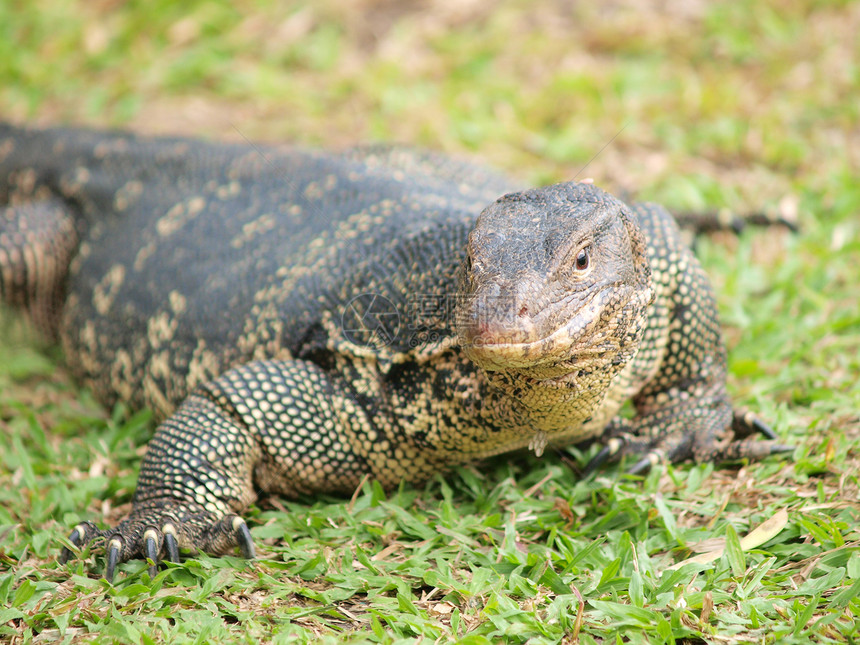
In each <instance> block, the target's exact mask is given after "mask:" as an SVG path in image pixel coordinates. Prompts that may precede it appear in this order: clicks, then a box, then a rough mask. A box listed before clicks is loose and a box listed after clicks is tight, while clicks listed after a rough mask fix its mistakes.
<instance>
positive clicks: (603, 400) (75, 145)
mask: <svg viewBox="0 0 860 645" xmlns="http://www.w3.org/2000/svg"><path fill="white" fill-rule="evenodd" d="M514 188H515V187H514V186H513V185H512V184H511V182H510V181H509V180H507V179H506V178H504V177H501V176H499V175H496V174H494V173H492V172H491V171H486V170H484V169H481V168H478V167H475V166H471V165H469V164H464V163H460V162H455V161H452V160H449V159H446V158H444V157H440V156H436V155H432V154H426V153H417V152H413V151H407V150H389V149H358V150H352V151H347V152H346V153H343V154H340V155H329V154H323V153H318V152H307V151H300V150H294V149H285V148H274V147H264V146H259V147H257V146H250V145H225V144H210V143H201V142H194V141H189V140H184V139H144V138H138V137H135V136H133V135H129V134H115V133H99V132H89V131H77V130H47V131H35V130H33V131H31V130H22V129H16V128H13V127H10V126H0V204H5V206H2V207H0V208H2V210H0V214H2V217H0V294H2V295H3V296H4V298H5V299H6V300H8V301H9V302H12V303H13V304H17V305H20V306H22V307H24V309H25V310H26V311H27V312H28V313H29V314H30V316H31V317H32V318H33V320H34V322H35V323H36V324H37V325H38V326H39V327H40V328H41V329H43V330H44V331H45V332H46V333H47V334H50V335H56V336H57V337H59V339H60V341H61V343H62V345H63V348H64V350H65V354H66V357H67V360H68V362H69V364H70V366H71V368H72V370H73V371H74V373H75V374H76V375H77V377H78V378H80V380H81V381H82V382H83V383H85V384H86V385H88V386H89V387H91V388H92V389H93V391H94V392H95V394H96V396H98V397H99V398H100V399H101V400H102V401H103V402H104V403H105V404H106V405H112V404H113V403H115V402H116V401H123V402H125V403H127V404H128V405H130V406H132V407H139V406H148V407H151V408H152V409H154V410H155V411H156V413H157V414H158V415H159V416H160V418H162V419H163V422H162V423H161V425H160V426H159V428H158V430H157V431H156V435H155V437H154V438H153V440H152V443H151V444H150V446H149V449H148V451H147V454H146V457H145V458H144V461H143V464H142V466H141V471H140V479H139V483H138V488H137V492H136V493H135V496H134V502H133V509H132V512H131V515H130V516H129V518H128V519H126V520H124V521H123V522H121V523H120V524H119V525H118V526H117V527H115V528H113V529H107V530H99V529H97V528H96V527H95V525H93V524H92V523H89V522H85V523H84V524H81V525H80V526H78V527H77V528H76V529H75V531H74V532H73V533H72V536H71V539H72V541H73V542H74V543H76V544H78V545H81V544H84V543H86V542H89V541H90V540H93V539H96V538H98V539H100V540H104V541H106V542H107V545H108V548H107V551H108V556H107V557H108V566H107V576H108V577H111V576H112V575H113V571H114V568H115V566H116V564H117V563H118V562H121V561H124V560H127V559H129V558H133V557H139V556H144V557H149V558H150V559H152V560H156V559H157V557H158V556H159V555H160V554H162V553H164V554H165V555H166V556H167V557H168V558H170V559H174V560H175V559H176V558H178V556H179V549H180V548H199V549H203V550H205V551H208V552H211V553H223V552H226V551H228V550H230V549H232V548H234V547H235V546H237V545H239V546H241V548H242V552H243V554H244V555H245V556H246V557H251V556H252V555H253V544H252V543H251V538H250V533H249V531H248V528H247V526H246V525H245V523H244V521H243V520H242V519H241V514H242V513H243V512H244V510H245V509H246V508H247V507H248V505H249V504H250V503H252V502H253V501H254V500H255V499H256V498H257V496H258V495H261V494H264V495H286V496H291V495H296V494H298V493H307V492H314V491H327V492H344V493H348V492H351V491H352V490H353V489H354V488H355V487H356V486H357V485H358V483H359V482H360V481H361V479H362V478H363V477H364V476H366V475H371V476H373V477H375V478H376V479H378V480H379V481H380V482H381V483H382V484H383V485H384V486H386V487H392V486H395V485H397V484H398V483H399V482H400V481H402V480H407V481H410V482H416V481H421V480H423V479H426V478H427V477H429V476H430V475H431V474H432V473H435V472H438V471H440V470H443V469H445V468H450V467H451V466H454V465H456V464H461V463H465V462H468V461H473V460H475V459H480V458H483V457H487V456H490V455H495V454H499V453H502V452H507V451H510V450H516V449H520V448H525V447H530V448H532V449H534V450H535V451H536V452H537V453H538V454H540V453H541V452H542V451H543V449H544V447H545V446H546V444H547V443H551V444H557V445H562V444H565V443H570V442H579V441H583V440H587V439H598V440H600V441H603V443H604V444H605V447H604V449H603V451H602V452H601V453H600V454H599V455H598V458H597V461H602V460H604V459H605V458H607V457H609V456H613V455H617V454H619V453H623V452H629V453H632V454H637V455H639V456H640V457H641V459H640V461H639V462H637V464H636V466H634V468H635V469H637V470H639V469H642V468H645V467H647V466H648V465H650V464H652V463H654V462H655V461H656V460H658V459H665V460H669V461H679V460H683V459H688V458H694V459H697V460H718V459H722V458H726V457H730V458H731V457H737V456H750V457H761V456H763V455H767V454H770V453H772V452H775V451H778V450H781V449H783V447H782V446H778V445H776V444H773V443H772V442H753V441H747V440H744V439H743V437H744V436H745V435H747V434H749V433H750V432H751V431H753V430H758V431H761V432H764V433H765V434H766V435H767V436H768V437H770V438H772V433H770V431H769V430H767V429H766V427H765V426H763V425H761V424H760V422H758V421H757V420H756V419H755V418H754V417H752V416H748V415H742V414H740V413H738V414H733V412H732V406H731V403H730V401H729V399H728V397H727V394H726V390H725V352H724V349H723V344H722V340H721V337H720V330H719V324H718V322H717V316H716V307H715V304H714V301H713V297H712V294H711V290H710V287H709V285H708V282H707V280H706V278H705V276H704V274H703V272H702V270H701V267H700V266H699V264H698V263H697V261H696V260H695V258H694V257H693V255H692V254H691V253H690V252H689V250H688V249H687V248H686V247H685V246H684V245H683V244H682V242H681V241H680V238H679V236H678V230H677V226H676V225H675V223H674V221H673V220H672V218H671V216H670V215H669V214H668V213H667V212H666V211H665V210H663V209H662V208H660V207H659V206H654V205H646V204H636V205H633V206H627V205H625V204H623V203H622V202H620V201H618V200H617V199H615V198H613V197H611V196H609V195H607V194H606V193H604V192H603V191H601V190H600V189H598V188H596V187H594V186H591V185H588V184H578V183H565V184H557V185H554V186H548V187H545V188H540V189H536V190H529V191H525V192H519V193H511V194H507V195H505V196H503V197H500V196H501V195H504V194H505V193H509V191H511V190H513V189H514ZM497 198H498V199H497ZM479 214H480V216H479ZM628 399H632V400H633V403H634V404H635V408H636V416H635V417H634V418H633V419H632V420H624V419H621V418H619V417H617V413H618V411H619V409H620V407H621V406H622V405H623V403H624V402H625V401H627V400H628ZM69 555H70V554H69V553H68V552H65V553H64V556H63V557H64V558H66V557H68V556H69Z"/></svg>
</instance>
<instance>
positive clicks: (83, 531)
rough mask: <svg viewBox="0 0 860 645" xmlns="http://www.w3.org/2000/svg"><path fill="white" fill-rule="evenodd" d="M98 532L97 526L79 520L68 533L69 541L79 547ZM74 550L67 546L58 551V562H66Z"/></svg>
mask: <svg viewBox="0 0 860 645" xmlns="http://www.w3.org/2000/svg"><path fill="white" fill-rule="evenodd" d="M98 533H99V530H98V528H97V527H96V525H95V524H93V523H92V522H81V523H80V524H78V525H77V526H76V527H75V528H74V530H73V531H72V532H71V533H70V534H69V542H71V543H72V544H74V545H75V547H77V548H81V547H82V546H84V545H85V544H87V543H88V542H90V540H92V539H93V538H94V537H95V536H96V535H97V534H98ZM74 555H75V554H74V552H73V551H72V550H71V549H70V548H69V547H67V546H64V547H63V550H62V551H60V564H66V562H68V561H69V560H71V559H72V557H73V556H74Z"/></svg>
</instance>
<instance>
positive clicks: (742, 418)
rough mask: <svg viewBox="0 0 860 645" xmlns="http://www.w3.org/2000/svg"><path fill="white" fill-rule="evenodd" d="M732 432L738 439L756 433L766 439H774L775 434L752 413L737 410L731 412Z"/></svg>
mask: <svg viewBox="0 0 860 645" xmlns="http://www.w3.org/2000/svg"><path fill="white" fill-rule="evenodd" d="M732 430H733V431H734V433H735V436H736V437H738V438H743V437H748V436H750V435H751V434H753V433H754V432H757V433H758V434H760V435H763V436H764V437H765V438H766V439H770V440H774V439H776V433H775V432H774V431H773V430H772V429H771V427H770V426H769V425H767V424H766V423H765V422H764V421H762V420H761V419H759V418H758V417H757V416H756V415H755V413H754V412H750V411H748V410H743V409H739V410H735V411H734V412H733V414H732Z"/></svg>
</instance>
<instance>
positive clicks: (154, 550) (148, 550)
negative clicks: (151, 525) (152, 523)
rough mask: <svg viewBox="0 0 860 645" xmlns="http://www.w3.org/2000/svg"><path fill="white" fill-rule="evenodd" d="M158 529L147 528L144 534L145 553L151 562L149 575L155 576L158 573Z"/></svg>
mask: <svg viewBox="0 0 860 645" xmlns="http://www.w3.org/2000/svg"><path fill="white" fill-rule="evenodd" d="M157 536H158V531H156V530H155V529H147V530H146V532H145V533H144V534H143V544H144V547H143V555H144V557H145V558H146V559H147V560H148V561H149V562H150V565H149V569H148V571H149V577H150V579H151V578H154V577H155V575H156V574H157V573H158V566H157V565H158V552H159V550H160V549H159V546H158V539H157Z"/></svg>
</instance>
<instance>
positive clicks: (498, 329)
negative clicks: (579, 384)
mask: <svg viewBox="0 0 860 645" xmlns="http://www.w3.org/2000/svg"><path fill="white" fill-rule="evenodd" d="M610 291H611V292H612V293H611V294H610V293H609V292H610ZM625 291H626V292H627V293H624V292H625ZM619 296H621V297H619ZM625 296H626V297H625ZM636 296H637V294H636V292H635V290H633V289H622V290H621V292H620V293H619V289H618V285H607V286H606V287H604V288H603V289H601V290H600V291H598V292H597V293H595V294H594V296H593V297H592V298H590V299H589V300H588V301H587V302H586V303H584V304H583V305H581V306H580V307H579V308H578V309H577V312H576V313H575V314H574V315H573V316H571V317H570V318H568V319H566V320H565V321H564V322H563V324H562V325H560V326H559V327H557V328H556V329H555V330H554V331H552V332H551V333H550V334H547V335H545V336H543V337H541V338H537V339H535V340H526V341H520V342H516V341H514V342H512V341H511V340H510V339H511V337H514V338H516V337H519V338H522V337H523V336H527V335H528V334H529V332H531V331H534V328H533V326H532V325H523V326H517V327H514V328H511V327H510V326H508V327H502V326H500V325H499V326H495V327H494V326H491V325H487V324H475V325H471V326H464V328H463V331H462V333H461V335H460V336H461V342H462V344H463V349H464V352H465V353H466V355H467V356H468V357H469V358H470V359H471V360H472V361H473V362H475V363H476V364H477V365H478V366H479V367H481V368H483V369H485V370H487V371H490V372H493V371H507V370H515V371H517V372H523V373H524V375H527V376H529V377H530V378H529V380H532V379H535V380H539V381H541V382H555V383H557V384H559V385H562V384H564V383H565V382H567V381H570V380H572V379H573V378H575V377H576V375H578V374H579V373H581V372H583V371H591V370H593V369H596V368H598V367H599V366H600V365H603V364H605V363H606V362H611V361H613V360H614V358H615V357H614V354H615V352H614V351H613V350H614V349H617V344H616V343H614V342H603V341H609V340H611V339H613V338H615V337H616V336H617V335H618V332H619V326H623V325H619V323H618V322H610V321H618V320H624V319H627V318H628V314H633V316H632V317H633V318H638V316H637V315H635V313H634V311H633V309H635V308H637V307H638V305H639V303H638V298H637V297H636ZM625 312H626V313H625Z"/></svg>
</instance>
